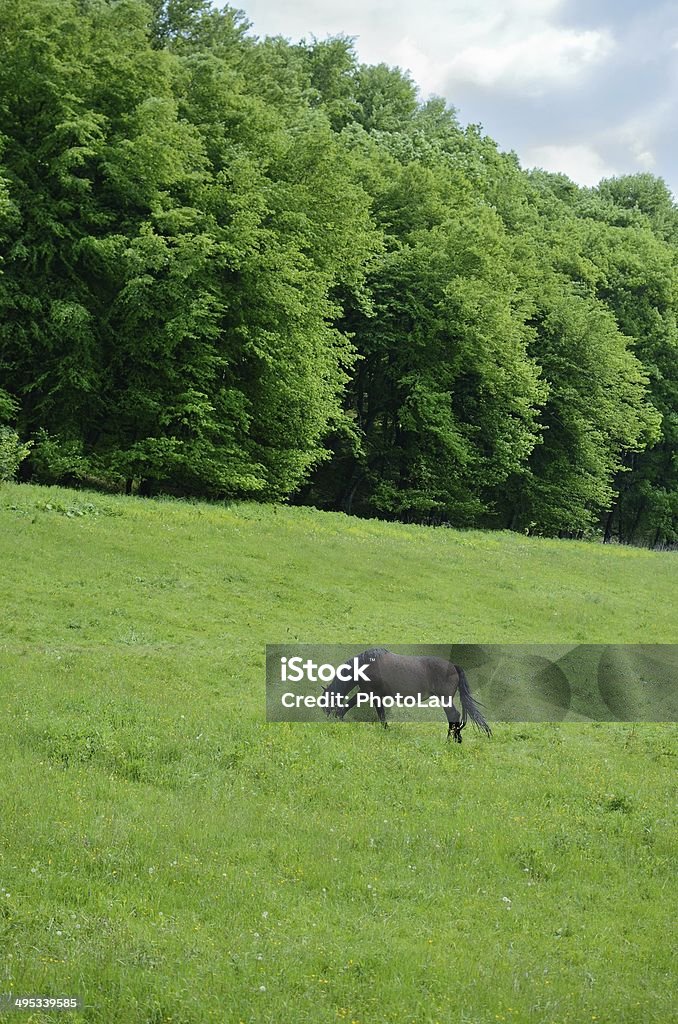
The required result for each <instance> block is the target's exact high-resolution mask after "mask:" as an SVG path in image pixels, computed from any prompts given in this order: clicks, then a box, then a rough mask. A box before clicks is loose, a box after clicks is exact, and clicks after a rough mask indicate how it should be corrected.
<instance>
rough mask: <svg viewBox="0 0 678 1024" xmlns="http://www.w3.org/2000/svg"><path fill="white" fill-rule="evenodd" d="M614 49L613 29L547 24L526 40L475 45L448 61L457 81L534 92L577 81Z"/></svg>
mask: <svg viewBox="0 0 678 1024" xmlns="http://www.w3.org/2000/svg"><path fill="white" fill-rule="evenodd" d="M613 48H614V42H613V39H612V36H611V35H610V33H609V32H607V31H604V30H603V31H583V32H578V31H576V30H574V29H568V28H555V27H544V28H541V29H539V30H538V31H536V32H532V33H530V34H528V35H526V36H523V37H522V38H520V39H513V40H505V41H500V42H497V43H495V44H494V45H491V46H470V47H467V48H466V49H464V50H462V51H461V53H459V54H457V56H455V57H454V58H453V60H452V61H451V62H450V63H449V65H448V69H447V70H448V74H449V77H450V79H451V80H453V81H454V80H456V81H467V82H473V83H475V84H477V85H482V86H486V87H492V86H496V85H502V86H503V87H505V88H509V89H515V90H516V91H520V92H525V91H527V92H529V93H530V94H531V95H535V94H540V93H543V92H545V91H546V90H547V89H548V88H550V87H552V86H553V85H567V84H569V83H571V82H576V81H577V80H578V79H579V77H580V76H581V74H582V73H583V72H585V71H586V70H587V69H588V68H590V67H592V66H594V65H596V64H599V63H600V62H601V61H603V60H604V59H605V58H606V57H607V56H608V55H609V54H610V53H611V51H612V49H613Z"/></svg>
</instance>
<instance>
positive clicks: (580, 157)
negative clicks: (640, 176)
mask: <svg viewBox="0 0 678 1024" xmlns="http://www.w3.org/2000/svg"><path fill="white" fill-rule="evenodd" d="M522 162H523V164H524V165H525V166H527V167H541V168H543V170H545V171H555V172H559V173H561V174H566V175H567V176H568V178H572V180H573V181H576V182H577V183H578V184H579V185H587V186H591V185H597V184H598V182H599V181H600V179H601V178H613V177H615V175H616V174H617V173H618V172H617V171H616V170H615V169H614V167H610V166H609V165H608V164H607V163H606V162H605V160H604V159H603V158H602V157H601V156H600V154H599V153H597V152H596V150H595V149H594V148H593V146H588V145H585V144H584V143H576V144H573V145H564V146H533V147H532V148H531V149H528V150H527V151H526V152H525V153H524V154H523V160H522Z"/></svg>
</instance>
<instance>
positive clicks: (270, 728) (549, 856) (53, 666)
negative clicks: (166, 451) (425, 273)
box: [0, 485, 676, 1024]
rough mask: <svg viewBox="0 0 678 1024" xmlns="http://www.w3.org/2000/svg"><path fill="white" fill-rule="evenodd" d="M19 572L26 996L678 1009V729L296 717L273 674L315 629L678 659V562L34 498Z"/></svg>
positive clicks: (2, 772)
mask: <svg viewBox="0 0 678 1024" xmlns="http://www.w3.org/2000/svg"><path fill="white" fill-rule="evenodd" d="M0 564H1V565H2V574H1V577H2V587H3V591H4V592H3V593H2V596H1V602H2V603H1V605H0V607H2V620H1V622H0V707H1V709H2V716H3V722H4V734H3V744H2V748H1V749H0V792H1V794H2V800H1V804H0V807H1V810H0V992H2V991H9V990H12V991H13V992H15V993H19V994H22V993H25V994H31V993H35V994H38V993H39V994H43V995H50V996H58V995H70V994H80V995H81V996H82V997H83V998H84V1001H85V1004H86V1009H85V1012H84V1015H83V1018H84V1020H85V1021H87V1022H97V1024H99V1022H100V1024H161V1022H172V1024H202V1022H210V1021H218V1022H223V1021H228V1022H235V1024H238V1022H240V1021H243V1022H246V1024H288V1022H294V1024H296V1022H300V1024H336V1022H341V1021H346V1022H347V1024H355V1022H358V1024H410V1022H412V1024H434V1022H438V1021H439V1022H440V1024H447V1022H450V1021H459V1022H460V1024H496V1022H497V1021H512V1022H515V1024H522V1022H530V1024H532V1022H534V1024H582V1022H588V1021H591V1022H594V1021H598V1022H601V1024H607V1022H609V1024H612V1022H614V1024H625V1022H628V1024H641V1022H642V1024H652V1022H656V1024H666V1022H667V1021H669V1020H670V1019H672V1014H673V1012H674V1006H675V1004H674V1003H673V992H674V990H675V980H676V978H675V964H674V960H673V958H672V947H673V946H675V925H674V922H673V914H672V906H673V904H674V903H675V843H674V836H675V806H676V799H675V798H676V792H675V768H676V760H675V758H676V745H675V738H676V732H675V726H674V725H672V724H667V725H661V724H645V725H630V724H602V723H592V724H575V723H567V722H559V723H554V724H539V725H537V724H532V725H520V724H513V725H502V724H499V725H497V724H496V723H493V724H494V725H495V737H494V739H493V740H492V741H487V740H485V739H484V738H481V737H479V736H477V735H472V736H470V737H469V739H468V741H467V742H465V743H464V744H463V746H461V747H458V746H456V745H455V746H452V745H445V743H444V742H443V738H444V734H445V727H444V724H443V723H442V722H441V724H440V725H437V724H436V725H434V724H425V725H405V724H399V725H395V726H394V727H393V728H392V729H391V730H390V731H387V732H383V731H382V730H381V729H379V728H378V727H374V726H372V725H367V724H366V725H355V726H349V725H348V724H346V723H344V724H341V723H323V724H307V725H303V724H288V723H275V724H274V723H270V724H267V723H266V722H265V721H264V710H265V694H264V682H263V678H264V662H265V657H264V644H265V643H266V642H269V643H272V642H286V641H288V640H300V641H306V642H327V643H331V642H337V643H363V642H365V645H366V646H367V645H374V644H385V645H388V644H389V643H436V642H463V643H469V644H484V643H495V642H507V643H508V642H521V643H537V642H544V643H552V644H568V643H578V642H579V643H613V642H614V643H671V642H675V640H676V630H675V607H676V566H675V556H673V555H672V554H660V553H655V552H648V551H643V550H638V549H633V548H613V547H603V546H601V545H595V544H583V543H574V542H563V541H547V540H538V539H531V538H524V537H520V536H516V535H512V534H485V533H480V532H473V531H468V532H467V531H464V532H457V531H452V530H430V529H424V528H417V527H408V526H402V525H389V524H384V523H376V522H366V521H360V520H355V519H349V518H346V517H345V516H341V515H331V514H327V513H319V512H316V511H314V510H308V509H283V508H279V509H275V508H262V507H260V506H256V505H247V504H245V505H237V506H232V507H228V508H225V507H218V506H210V505H205V504H189V503H180V502H176V501H169V500H168V501H144V500H140V499H134V498H123V497H120V498H115V497H108V496H101V495H92V494H85V493H81V492H73V491H67V490H62V489H57V488H37V487H29V486H25V485H24V486H13V485H4V486H3V487H2V489H1V490H0ZM17 1019H19V1018H17ZM21 1019H22V1020H24V1021H31V1020H35V1021H37V1020H40V1021H43V1022H48V1021H53V1020H54V1021H57V1020H59V1021H63V1017H62V1016H61V1015H57V1014H48V1013H47V1014H33V1015H31V1014H25V1015H23V1016H22V1017H21Z"/></svg>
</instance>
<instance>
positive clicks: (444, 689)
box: [323, 647, 492, 743]
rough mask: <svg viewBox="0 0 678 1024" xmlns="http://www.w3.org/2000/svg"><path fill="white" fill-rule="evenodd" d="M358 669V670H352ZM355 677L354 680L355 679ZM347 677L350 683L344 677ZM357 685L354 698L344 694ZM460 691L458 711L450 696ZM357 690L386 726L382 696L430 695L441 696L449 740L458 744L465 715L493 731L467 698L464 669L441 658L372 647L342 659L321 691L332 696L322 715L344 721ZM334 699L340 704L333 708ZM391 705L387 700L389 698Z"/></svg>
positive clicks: (420, 698) (355, 699)
mask: <svg viewBox="0 0 678 1024" xmlns="http://www.w3.org/2000/svg"><path fill="white" fill-rule="evenodd" d="M357 669H359V670H360V671H359V672H358V671H356V670H357ZM356 676H357V677H358V678H357V681H356V679H355V677H356ZM347 677H348V681H345V680H346V679H347ZM356 686H357V690H356V692H355V693H354V694H353V696H352V697H351V698H350V699H348V700H346V698H347V697H348V694H349V693H350V692H351V690H353V689H354V688H355V687H356ZM457 691H458V692H459V700H460V702H461V713H460V712H459V711H458V710H457V708H456V707H455V706H454V695H455V693H457ZM360 693H365V694H369V695H370V696H369V702H370V704H371V705H372V706H374V707H375V708H376V712H377V716H378V718H379V721H380V722H381V724H382V725H383V726H384V728H386V726H387V725H388V723H387V721H386V712H385V710H384V698H389V697H391V698H397V697H398V696H400V697H401V698H414V699H415V700H417V701H424V700H428V699H429V698H430V697H437V698H439V699H440V701H441V703H442V706H443V709H444V711H445V715H446V717H447V722H448V729H447V739H448V740H449V739H450V736H452V737H453V739H454V742H455V743H461V731H462V729H463V728H464V727H465V726H466V723H467V722H468V721H469V719H470V720H471V721H472V722H473V723H474V725H475V726H476V727H477V728H478V730H479V731H483V732H485V733H486V734H487V736H491V735H492V730H491V729H490V727H489V725H488V724H487V722H486V721H485V718H484V717H483V715H482V713H481V711H480V707H479V705H478V703H477V702H476V701H475V700H474V699H473V697H472V696H471V690H470V688H469V684H468V679H467V678H466V673H465V672H464V670H463V668H461V667H460V666H459V665H453V664H452V663H451V662H449V661H445V659H444V658H435V657H429V656H428V655H406V654H394V653H393V652H392V651H389V650H387V649H386V648H385V647H371V648H369V650H366V651H363V652H362V653H361V654H359V655H357V656H356V657H355V658H352V659H351V661H348V662H345V663H344V664H343V665H340V666H339V667H338V668H337V669H336V670H335V675H334V679H333V681H332V682H331V683H330V685H329V686H325V687H323V694H329V695H330V696H332V697H334V698H335V699H334V700H333V701H328V706H327V707H326V708H325V713H326V714H327V715H328V717H329V716H330V715H332V714H334V715H336V716H337V718H340V719H343V718H345V716H346V715H347V714H348V712H349V711H350V710H351V709H352V708H354V707H355V706H356V704H358V703H362V702H360V701H359V699H358V697H359V694H360ZM337 697H340V698H341V701H342V704H341V707H340V709H337V706H336V705H337ZM388 703H391V702H388Z"/></svg>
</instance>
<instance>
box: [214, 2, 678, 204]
mask: <svg viewBox="0 0 678 1024" xmlns="http://www.w3.org/2000/svg"><path fill="white" fill-rule="evenodd" d="M230 5H231V6H237V7H240V8H242V9H243V10H244V11H245V14H246V15H247V17H248V18H249V20H250V21H251V22H252V23H253V28H252V31H253V32H254V33H255V34H256V35H259V36H264V35H284V36H286V37H288V38H291V39H294V40H298V39H302V38H306V39H310V37H311V36H312V35H315V36H316V37H317V38H319V39H323V38H325V37H326V36H328V35H337V34H339V33H344V34H346V35H349V36H354V37H355V39H356V48H357V52H358V55H359V58H360V60H361V61H365V62H367V63H369V64H375V63H379V62H382V61H383V62H385V63H387V64H391V65H397V66H399V67H401V68H403V69H407V70H409V71H410V73H411V75H412V77H413V79H414V80H415V82H416V83H417V85H418V86H419V89H420V93H421V96H422V98H425V97H426V96H428V95H429V94H431V93H435V94H437V95H439V96H444V97H445V98H446V99H447V101H448V102H449V103H450V104H452V106H454V107H456V109H457V113H458V116H459V119H460V121H461V122H462V124H468V123H479V124H482V126H483V128H484V130H485V131H486V133H487V134H488V135H490V136H492V138H493V139H495V140H496V141H497V142H498V143H499V145H500V147H501V148H502V149H505V150H509V149H513V150H515V151H516V153H517V154H518V156H519V158H520V160H521V163H522V164H523V166H524V167H533V166H539V167H544V168H546V169H547V170H550V171H562V172H563V173H565V174H567V175H569V176H570V177H571V178H573V179H574V180H575V181H577V182H579V183H580V184H582V185H595V184H597V182H598V181H599V180H600V178H604V177H611V176H613V175H616V174H634V173H636V172H638V171H650V172H652V173H653V174H656V175H658V176H659V177H662V178H664V180H665V181H666V183H667V184H668V185H669V187H670V188H671V189H672V191H673V193H674V195H676V196H678V3H677V2H676V0H672V2H661V0H646V2H645V3H643V0H589V2H587V0H409V2H407V0H343V2H342V0H339V2H337V0H282V2H281V0H244V2H242V3H238V2H237V0H231V3H230Z"/></svg>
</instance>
